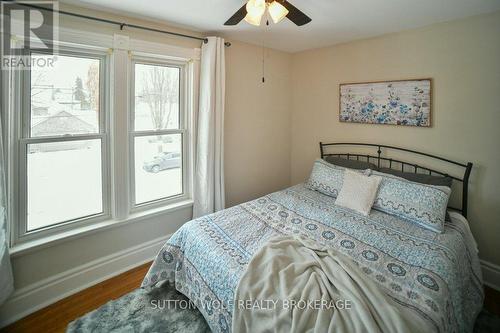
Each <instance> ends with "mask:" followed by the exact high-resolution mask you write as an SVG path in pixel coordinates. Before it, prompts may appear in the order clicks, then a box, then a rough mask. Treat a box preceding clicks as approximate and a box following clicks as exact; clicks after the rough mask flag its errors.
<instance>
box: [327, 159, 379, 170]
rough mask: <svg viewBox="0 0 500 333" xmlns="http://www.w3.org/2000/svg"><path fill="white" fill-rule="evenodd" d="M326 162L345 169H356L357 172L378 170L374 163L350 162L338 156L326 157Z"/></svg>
mask: <svg viewBox="0 0 500 333" xmlns="http://www.w3.org/2000/svg"><path fill="white" fill-rule="evenodd" d="M325 161H327V162H328V163H331V164H334V165H337V166H340V167H344V168H349V169H356V170H366V169H371V170H377V166H376V165H375V164H373V163H370V162H366V161H358V160H348V159H345V158H341V157H337V156H326V157H325Z"/></svg>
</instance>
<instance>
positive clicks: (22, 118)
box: [11, 45, 111, 244]
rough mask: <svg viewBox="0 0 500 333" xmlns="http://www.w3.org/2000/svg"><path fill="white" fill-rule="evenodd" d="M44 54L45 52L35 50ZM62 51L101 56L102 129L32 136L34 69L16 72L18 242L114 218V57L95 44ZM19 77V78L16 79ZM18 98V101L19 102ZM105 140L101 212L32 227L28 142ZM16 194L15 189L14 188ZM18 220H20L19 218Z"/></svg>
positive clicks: (14, 228) (61, 49)
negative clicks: (29, 205)
mask: <svg viewBox="0 0 500 333" xmlns="http://www.w3.org/2000/svg"><path fill="white" fill-rule="evenodd" d="M34 53H36V54H43V52H38V51H37V52H34ZM58 54H59V55H62V56H73V57H78V58H89V59H98V60H99V61H100V63H99V114H98V116H99V121H98V123H99V130H98V132H96V133H89V134H75V135H60V136H37V137H32V136H31V127H30V125H31V111H32V110H31V82H30V80H31V70H21V71H17V72H18V73H13V77H12V78H13V80H14V82H13V83H14V84H15V85H16V86H17V88H18V89H14V90H13V91H14V93H13V94H12V93H11V96H13V99H14V103H15V104H17V105H15V106H14V108H12V110H19V112H15V114H14V115H13V119H12V122H13V123H14V128H15V138H14V142H13V145H14V146H15V147H16V152H17V154H16V156H12V161H13V164H11V167H13V169H15V165H16V164H17V167H18V168H17V174H16V175H17V177H16V178H17V179H16V184H15V185H14V186H13V188H14V189H17V190H18V193H17V198H16V199H17V200H15V201H16V202H15V204H14V205H13V206H14V207H15V211H16V217H17V218H15V219H11V220H12V221H14V223H11V224H12V225H11V228H12V232H11V243H12V244H18V243H24V242H29V241H32V240H36V239H39V238H44V237H49V236H52V235H54V234H59V233H63V232H65V231H68V230H71V229H74V228H78V227H82V226H86V225H89V224H93V223H98V222H102V221H104V220H107V219H110V218H111V182H110V179H111V178H110V175H111V168H110V154H109V152H110V141H111V140H110V105H109V99H110V98H109V96H110V59H109V53H108V52H107V50H105V49H102V48H95V47H92V46H88V47H86V46H73V45H71V46H70V45H59V51H58ZM19 72H20V73H19ZM16 81H17V82H16ZM16 102H17V103H16ZM94 139H98V140H100V141H101V194H102V198H101V202H102V211H101V212H100V213H96V214H91V215H87V216H82V217H79V218H75V219H71V220H67V221H62V222H58V223H54V224H52V225H49V226H46V227H43V228H39V229H34V230H30V231H28V228H27V222H28V215H27V213H28V200H27V199H28V175H27V171H28V145H29V144H36V143H50V142H70V141H78V140H94ZM14 194H15V190H14ZM15 221H17V223H16V222H15Z"/></svg>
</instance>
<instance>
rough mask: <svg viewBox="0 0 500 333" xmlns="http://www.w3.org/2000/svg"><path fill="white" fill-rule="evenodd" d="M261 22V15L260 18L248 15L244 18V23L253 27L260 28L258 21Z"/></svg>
mask: <svg viewBox="0 0 500 333" xmlns="http://www.w3.org/2000/svg"><path fill="white" fill-rule="evenodd" d="M261 20H262V15H260V16H254V15H250V14H247V15H246V16H245V21H246V22H247V23H250V24H251V25H255V26H257V27H258V26H260V21H261Z"/></svg>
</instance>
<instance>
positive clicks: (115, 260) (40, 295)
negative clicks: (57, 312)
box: [0, 235, 171, 328]
mask: <svg viewBox="0 0 500 333" xmlns="http://www.w3.org/2000/svg"><path fill="white" fill-rule="evenodd" d="M170 236H171V235H167V236H164V237H160V238H157V239H154V240H152V241H149V242H147V243H144V244H141V245H138V246H135V247H132V248H129V249H126V250H123V251H120V252H117V253H114V254H112V255H109V256H106V257H103V258H100V259H97V260H94V261H91V262H88V263H86V264H84V265H81V266H78V267H75V268H73V269H71V270H68V271H65V272H62V273H60V274H57V275H54V276H51V277H50V278H47V279H44V280H42V281H39V282H37V283H34V284H31V285H29V286H26V287H24V288H21V289H19V290H16V291H15V292H14V294H13V295H12V296H11V297H10V298H9V299H8V300H7V302H6V303H5V304H4V305H3V306H2V307H1V308H0V328H1V327H4V326H7V325H9V324H12V323H13V322H15V321H17V320H19V319H21V318H23V317H25V316H27V315H29V314H31V313H33V312H35V311H38V310H40V309H42V308H44V307H46V306H48V305H50V304H53V303H55V302H57V301H59V300H61V299H63V298H65V297H68V296H70V295H73V294H75V293H77V292H79V291H81V290H83V289H86V288H88V287H91V286H93V285H95V284H97V283H99V282H102V281H105V280H107V279H109V278H112V277H114V276H116V275H119V274H121V273H123V272H126V271H128V270H130V269H132V268H135V267H137V266H140V265H142V264H144V263H147V262H148V261H151V260H153V259H154V258H155V256H156V254H157V253H158V251H159V250H160V248H161V247H162V245H163V244H164V243H165V242H166V241H167V240H168V239H169V238H170Z"/></svg>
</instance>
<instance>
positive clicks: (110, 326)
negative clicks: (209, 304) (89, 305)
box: [66, 284, 210, 333]
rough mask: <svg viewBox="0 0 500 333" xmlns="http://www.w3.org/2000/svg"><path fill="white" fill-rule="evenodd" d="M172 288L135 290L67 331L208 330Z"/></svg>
mask: <svg viewBox="0 0 500 333" xmlns="http://www.w3.org/2000/svg"><path fill="white" fill-rule="evenodd" d="M189 304H190V303H189V300H188V299H187V298H186V297H185V296H184V295H182V294H181V293H179V292H177V291H176V290H175V289H174V288H173V287H170V286H169V285H168V284H165V285H163V286H161V287H159V288H154V289H152V290H151V291H150V292H149V293H148V292H146V291H145V290H144V289H140V288H139V289H136V290H134V291H132V292H130V293H128V294H126V295H125V296H122V297H120V298H119V299H117V300H114V301H110V302H108V303H106V304H104V305H103V306H101V307H100V308H98V309H97V310H94V311H92V312H89V313H87V314H86V315H85V316H83V317H80V318H78V319H77V320H75V321H73V322H72V323H70V324H69V325H68V328H67V331H66V332H71V333H88V332H93V333H101V332H102V333H104V332H106V333H107V332H115V333H117V332H120V333H122V332H124V333H128V332H131V333H132V332H133V333H136V332H158V333H160V332H161V333H171V332H172V333H173V332H186V333H189V332H193V333H195V332H196V333H198V332H210V328H209V327H208V325H207V323H206V321H205V319H204V318H203V316H202V315H201V313H200V312H199V311H198V310H197V309H196V308H193V307H192V306H189Z"/></svg>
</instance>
